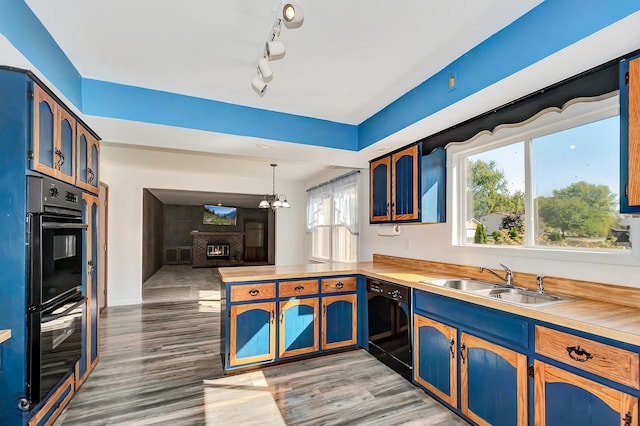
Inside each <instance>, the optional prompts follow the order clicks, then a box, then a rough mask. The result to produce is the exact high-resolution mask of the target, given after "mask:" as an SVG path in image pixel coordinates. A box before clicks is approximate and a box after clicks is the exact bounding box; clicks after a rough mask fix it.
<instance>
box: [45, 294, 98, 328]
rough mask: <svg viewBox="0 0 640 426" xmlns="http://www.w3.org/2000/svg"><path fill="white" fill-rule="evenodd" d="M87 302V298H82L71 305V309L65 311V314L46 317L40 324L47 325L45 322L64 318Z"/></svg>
mask: <svg viewBox="0 0 640 426" xmlns="http://www.w3.org/2000/svg"><path fill="white" fill-rule="evenodd" d="M86 301H87V298H86V297H84V296H82V298H81V299H79V300H78V301H77V302H76V303H74V304H73V305H71V307H69V308H67V309H65V310H64V312H60V313H59V314H53V315H44V316H43V317H42V320H41V321H40V322H41V323H45V322H50V321H54V320H57V319H58V318H62V317H64V316H66V315H68V314H69V312H71V311H73V310H74V309H76V308H77V307H78V306H80V305H82V304H83V303H84V302H86Z"/></svg>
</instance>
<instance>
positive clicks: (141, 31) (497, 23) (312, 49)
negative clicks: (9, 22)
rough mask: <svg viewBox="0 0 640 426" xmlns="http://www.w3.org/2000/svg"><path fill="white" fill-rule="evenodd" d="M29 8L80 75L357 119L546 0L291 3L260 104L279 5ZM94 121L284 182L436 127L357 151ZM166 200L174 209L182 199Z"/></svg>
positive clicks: (39, 1)
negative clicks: (292, 12)
mask: <svg viewBox="0 0 640 426" xmlns="http://www.w3.org/2000/svg"><path fill="white" fill-rule="evenodd" d="M25 2H26V3H27V5H28V6H29V7H30V8H31V9H32V10H33V12H34V13H35V15H36V16H37V17H38V18H39V19H40V21H41V22H42V23H43V25H44V26H45V27H46V29H47V30H48V31H49V33H50V34H51V35H52V37H53V38H54V39H55V41H56V42H57V43H58V45H59V46H60V47H61V49H62V50H63V51H64V52H65V54H66V55H67V56H68V57H69V59H70V60H71V62H72V63H73V65H74V66H75V67H76V68H77V69H78V71H79V72H80V74H81V75H82V77H85V78H90V79H97V80H104V81H109V82H114V83H120V84H125V85H132V86H139V87H144V88H150V89H155V90H161V91H166V92H173V93H178V94H184V95H190V96H196V97H201V98H205V99H212V100H217V101H223V102H228V103H232V104H238V105H245V106H250V107H257V108H261V109H266V110H272V111H280V112H285V113H290V114H296V115H302V116H309V117H313V118H318V119H325V120H330V121H336V122H340V123H347V124H360V123H361V122H363V121H364V120H366V119H367V118H369V117H371V116H372V115H373V114H375V113H376V112H378V111H380V110H381V109H382V108H384V107H385V106H387V105H388V104H389V103H391V102H393V101H394V100H396V99H397V98H399V97H400V96H402V95H403V94H405V93H406V92H407V91H409V90H411V89H412V88H414V87H416V86H417V85H419V84H420V83H422V82H423V81H424V80H426V79H428V78H429V77H430V76H432V75H433V74H435V73H436V72H438V71H440V70H441V69H443V68H444V67H446V66H447V65H448V64H450V63H451V62H452V61H453V60H455V59H456V58H458V57H460V56H461V55H463V54H464V53H465V52H467V51H468V50H470V49H471V48H472V47H474V46H476V45H477V44H479V43H480V42H482V41H483V40H485V39H486V38H488V37H490V36H491V35H492V34H494V33H496V32H497V31H499V30H500V29H502V28H504V27H505V26H507V25H509V24H510V23H511V22H513V21H514V20H516V19H517V18H518V17H520V16H521V15H523V14H524V13H526V12H527V11H529V10H530V9H531V8H533V7H535V6H536V5H538V4H539V3H541V2H542V0H519V1H512V0H476V1H469V0H448V1H425V0H394V1H385V2H378V1H376V2H373V1H370V0H349V1H339V0H322V1H313V0H298V1H295V3H296V4H297V5H299V6H300V7H302V8H303V9H304V16H305V19H304V23H303V24H302V26H300V27H299V28H296V29H289V28H285V27H283V32H282V35H281V36H280V41H282V42H283V43H284V44H285V46H286V54H285V56H284V58H282V59H279V60H276V61H272V62H271V66H272V69H273V73H274V77H273V79H272V81H271V82H270V83H269V88H268V90H267V93H266V94H265V95H264V96H262V97H261V96H259V95H258V94H257V93H256V92H255V91H253V89H252V87H251V84H250V82H251V78H252V77H253V76H255V75H256V66H257V61H258V58H259V57H260V56H261V54H262V52H263V49H264V43H265V41H266V40H267V38H268V36H269V35H270V32H271V28H272V26H273V23H274V20H275V18H276V16H277V15H278V12H279V9H280V8H281V7H282V4H283V2H282V0H233V1H220V0H184V1H181V2H175V1H171V2H170V1H159V0H134V1H131V0H109V1H100V0H56V1H50V0H25ZM87 121H88V123H89V124H90V125H91V126H92V127H93V128H94V129H95V130H96V131H97V132H98V133H99V134H100V136H101V137H102V138H103V141H104V142H107V143H114V144H131V145H141V146H147V147H160V148H164V149H179V150H189V151H202V152H208V153H212V154H218V155H234V156H239V157H243V158H246V157H249V158H253V159H255V158H263V159H264V163H265V164H268V163H269V162H273V160H277V161H276V162H281V163H285V162H287V163H288V164H289V165H290V166H291V167H290V170H297V173H298V175H296V176H287V177H289V178H292V179H297V180H306V179H309V178H310V177H312V176H314V175H317V174H318V173H320V172H321V171H322V170H326V169H327V168H331V167H336V166H338V167H366V165H367V161H368V160H369V159H371V158H374V157H376V156H379V155H381V153H382V152H385V151H388V150H391V149H394V148H397V147H400V146H403V145H406V144H408V143H411V142H413V141H415V140H418V139H420V138H422V137H425V136H427V135H428V134H427V133H425V131H432V129H428V130H425V129H424V127H420V126H416V125H414V126H410V128H407V129H405V130H404V131H402V132H398V134H397V135H395V136H393V135H392V137H389V138H386V140H384V141H382V142H380V143H378V144H373V145H372V146H369V147H368V148H366V149H364V150H362V151H360V152H352V151H344V150H338V149H329V148H323V147H317V146H308V145H302V144H295V143H285V142H279V141H264V140H261V139H257V138H248V137H241V136H236V135H223V134H219V133H213V132H204V131H199V130H193V129H182V128H177V127H169V126H161V125H152V124H148V123H138V122H132V121H127V120H118V119H112V118H108V117H88V118H87ZM452 124H453V123H452ZM265 143H268V145H269V148H268V149H262V147H261V146H262V145H264V144H265ZM282 171H283V172H284V173H286V171H285V170H284V168H283V170H282ZM284 173H283V177H284ZM159 194H160V196H159V198H160V199H161V200H163V198H162V197H164V199H166V200H168V201H167V202H169V203H173V202H174V201H176V200H177V199H180V195H179V194H174V195H173V196H171V195H170V194H164V193H159ZM196 195H197V194H184V196H183V199H182V202H179V203H178V204H189V203H191V202H192V201H194V197H196ZM200 195H203V194H200ZM203 196H204V198H207V195H206V194H204V195H203ZM171 197H174V198H171ZM175 197H178V198H175ZM204 198H200V199H198V202H193V204H201V203H202V200H203V199H204ZM237 204H238V205H240V204H239V203H237Z"/></svg>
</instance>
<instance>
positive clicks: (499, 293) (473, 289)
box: [421, 278, 574, 306]
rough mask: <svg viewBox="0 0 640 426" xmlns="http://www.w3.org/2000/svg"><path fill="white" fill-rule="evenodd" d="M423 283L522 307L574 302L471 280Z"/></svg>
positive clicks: (546, 294) (459, 279)
mask: <svg viewBox="0 0 640 426" xmlns="http://www.w3.org/2000/svg"><path fill="white" fill-rule="evenodd" d="M421 283H424V284H429V285H433V286H438V287H446V288H451V289H454V290H460V291H463V292H466V293H472V294H477V295H479V296H484V297H487V298H491V299H496V300H500V301H502V302H506V303H512V304H515V305H522V306H543V305H550V304H552V303H561V302H566V301H569V300H574V298H573V297H569V296H558V295H556V294H550V293H537V292H535V291H531V290H526V289H524V288H519V287H504V285H501V284H496V283H490V282H487V281H479V280H472V279H469V278H450V279H441V280H429V281H421Z"/></svg>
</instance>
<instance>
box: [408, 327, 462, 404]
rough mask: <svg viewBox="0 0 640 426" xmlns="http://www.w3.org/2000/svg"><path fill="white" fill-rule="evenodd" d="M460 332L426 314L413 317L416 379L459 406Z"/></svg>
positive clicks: (433, 392)
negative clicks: (458, 342) (425, 315)
mask: <svg viewBox="0 0 640 426" xmlns="http://www.w3.org/2000/svg"><path fill="white" fill-rule="evenodd" d="M456 336H457V330H456V329H455V328H454V327H450V326H448V325H445V324H443V323H441V322H438V321H434V320H432V319H429V318H426V317H424V316H422V315H418V314H414V316H413V380H414V382H415V383H417V384H418V385H420V386H422V387H423V388H425V389H427V390H428V391H429V392H431V393H432V394H434V395H435V396H437V397H438V398H440V399H441V400H443V401H444V402H446V403H447V404H449V405H450V406H452V407H454V408H455V407H457V401H458V392H457V388H458V374H457V365H458V364H457V362H458V356H457V354H458V350H457V348H458V345H457V337H456Z"/></svg>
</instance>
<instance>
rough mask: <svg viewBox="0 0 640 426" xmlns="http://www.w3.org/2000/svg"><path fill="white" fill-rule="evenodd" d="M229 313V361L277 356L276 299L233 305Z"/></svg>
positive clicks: (251, 361) (239, 362) (234, 363)
mask: <svg viewBox="0 0 640 426" xmlns="http://www.w3.org/2000/svg"><path fill="white" fill-rule="evenodd" d="M229 309H230V315H229V328H230V335H229V336H230V338H229V365H230V366H231V367H234V366H238V365H243V364H254V363H258V362H264V361H272V360H274V359H275V358H276V327H275V316H276V302H275V301H270V302H259V303H248V304H242V305H232V306H231V307H230V308H229Z"/></svg>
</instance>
